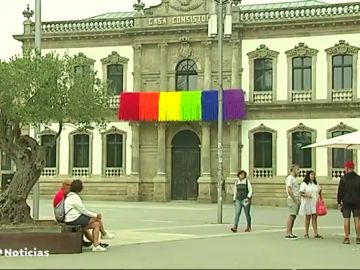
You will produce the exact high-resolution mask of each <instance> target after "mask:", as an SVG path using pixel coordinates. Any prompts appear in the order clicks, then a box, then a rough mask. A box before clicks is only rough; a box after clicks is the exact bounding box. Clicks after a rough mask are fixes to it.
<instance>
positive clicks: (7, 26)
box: [0, 0, 360, 60]
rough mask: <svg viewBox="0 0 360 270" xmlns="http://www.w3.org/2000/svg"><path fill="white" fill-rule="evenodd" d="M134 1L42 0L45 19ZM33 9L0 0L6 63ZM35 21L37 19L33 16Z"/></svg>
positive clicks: (0, 52)
mask: <svg viewBox="0 0 360 270" xmlns="http://www.w3.org/2000/svg"><path fill="white" fill-rule="evenodd" d="M142 1H143V2H144V3H145V4H146V7H148V6H151V5H157V4H159V3H160V2H161V0H142ZM296 1H298V0H285V1H284V0H243V1H242V3H243V4H255V3H258V4H261V3H275V2H296ZM326 1H327V2H328V3H330V2H332V3H335V2H338V3H339V2H340V3H342V2H357V1H360V0H326ZM135 2H136V1H135V0H61V1H60V0H43V1H42V20H43V21H55V20H75V19H83V18H87V17H91V16H95V15H99V14H103V13H107V12H117V11H132V10H133V8H132V5H133V4H134V3H135ZM27 4H29V5H30V9H33V10H34V6H35V0H0V10H2V12H1V16H0V59H3V60H5V59H6V60H7V59H8V58H9V57H11V56H13V55H14V54H20V53H21V43H20V42H18V41H16V40H14V39H13V37H12V35H14V34H21V33H22V31H23V24H22V23H23V21H24V17H23V15H22V12H23V10H25V9H26V5H27ZM33 20H34V17H33Z"/></svg>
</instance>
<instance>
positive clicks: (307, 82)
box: [292, 57, 312, 90]
mask: <svg viewBox="0 0 360 270" xmlns="http://www.w3.org/2000/svg"><path fill="white" fill-rule="evenodd" d="M311 62H312V59H311V57H295V58H293V59H292V78H293V79H292V90H311V88H312V87H311V81H312V78H311V77H312V76H311V73H312V71H311Z"/></svg>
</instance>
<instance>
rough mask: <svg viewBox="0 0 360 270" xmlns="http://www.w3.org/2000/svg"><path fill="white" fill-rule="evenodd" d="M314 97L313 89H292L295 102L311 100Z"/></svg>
mask: <svg viewBox="0 0 360 270" xmlns="http://www.w3.org/2000/svg"><path fill="white" fill-rule="evenodd" d="M311 99H312V92H311V91H292V101H293V102H309V101H311Z"/></svg>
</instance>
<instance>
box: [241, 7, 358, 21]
mask: <svg viewBox="0 0 360 270" xmlns="http://www.w3.org/2000/svg"><path fill="white" fill-rule="evenodd" d="M359 13H360V4H359V3H353V4H352V3H346V4H333V5H331V6H321V5H319V6H312V7H311V6H310V7H309V6H307V7H296V8H281V9H277V10H254V11H245V12H241V14H240V19H241V20H242V21H245V22H259V21H260V22H261V21H280V20H290V19H315V18H324V17H325V18H326V17H332V18H333V17H337V16H351V15H358V14H359Z"/></svg>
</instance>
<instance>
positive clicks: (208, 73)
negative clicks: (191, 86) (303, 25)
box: [202, 40, 212, 90]
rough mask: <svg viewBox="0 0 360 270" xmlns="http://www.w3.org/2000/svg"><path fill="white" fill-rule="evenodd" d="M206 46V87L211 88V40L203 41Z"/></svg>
mask: <svg viewBox="0 0 360 270" xmlns="http://www.w3.org/2000/svg"><path fill="white" fill-rule="evenodd" d="M202 44H203V46H204V89H207V90H208V89H211V86H212V81H211V74H212V67H211V41H210V40H208V41H204V42H202Z"/></svg>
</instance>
